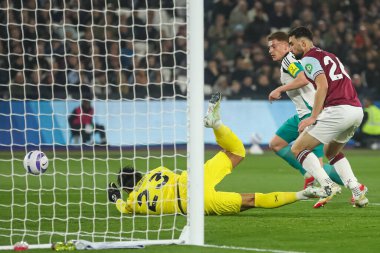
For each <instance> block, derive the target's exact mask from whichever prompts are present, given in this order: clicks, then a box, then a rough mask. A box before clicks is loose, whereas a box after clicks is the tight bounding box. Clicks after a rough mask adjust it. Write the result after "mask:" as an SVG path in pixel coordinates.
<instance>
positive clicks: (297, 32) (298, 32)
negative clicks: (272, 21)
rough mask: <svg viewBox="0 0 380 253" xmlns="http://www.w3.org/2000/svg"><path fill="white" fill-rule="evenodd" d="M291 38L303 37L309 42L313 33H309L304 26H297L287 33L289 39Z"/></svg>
mask: <svg viewBox="0 0 380 253" xmlns="http://www.w3.org/2000/svg"><path fill="white" fill-rule="evenodd" d="M291 36H294V37H295V38H296V39H299V38H302V37H304V38H307V39H309V40H313V33H312V32H311V31H310V29H309V28H307V27H305V26H299V27H296V28H294V29H293V30H291V31H290V32H289V37H291Z"/></svg>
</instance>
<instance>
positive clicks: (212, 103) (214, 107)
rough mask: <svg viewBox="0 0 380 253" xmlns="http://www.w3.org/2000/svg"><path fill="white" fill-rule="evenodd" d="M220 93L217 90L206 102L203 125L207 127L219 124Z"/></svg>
mask: <svg viewBox="0 0 380 253" xmlns="http://www.w3.org/2000/svg"><path fill="white" fill-rule="evenodd" d="M221 100H222V94H221V93H220V92H217V93H215V94H213V95H212V96H211V98H210V100H209V102H208V108H207V114H206V116H205V117H204V125H205V127H207V128H215V127H218V125H220V124H221V121H220V112H219V109H220V101H221Z"/></svg>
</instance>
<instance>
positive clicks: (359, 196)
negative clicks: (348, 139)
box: [325, 141, 368, 207]
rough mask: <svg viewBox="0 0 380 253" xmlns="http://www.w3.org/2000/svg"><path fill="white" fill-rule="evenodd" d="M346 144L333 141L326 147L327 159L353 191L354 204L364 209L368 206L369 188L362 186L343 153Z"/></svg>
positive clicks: (345, 184)
mask: <svg viewBox="0 0 380 253" xmlns="http://www.w3.org/2000/svg"><path fill="white" fill-rule="evenodd" d="M344 145H345V143H339V142H336V141H332V142H331V143H329V144H327V145H326V148H325V152H326V157H327V158H328V159H329V161H330V164H331V165H333V166H334V168H335V170H336V172H337V174H338V175H339V177H340V178H341V179H342V181H343V183H344V186H346V187H347V188H348V189H350V190H351V192H352V196H353V199H354V204H355V205H356V206H358V207H364V206H366V205H367V204H368V199H367V198H366V196H365V194H366V192H367V187H365V186H364V185H362V184H360V183H359V182H358V180H357V178H356V177H355V175H354V172H353V171H352V168H351V165H350V163H349V161H348V160H347V158H346V157H345V156H344V154H343V153H342V149H343V147H344Z"/></svg>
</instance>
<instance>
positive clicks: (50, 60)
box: [0, 0, 205, 250]
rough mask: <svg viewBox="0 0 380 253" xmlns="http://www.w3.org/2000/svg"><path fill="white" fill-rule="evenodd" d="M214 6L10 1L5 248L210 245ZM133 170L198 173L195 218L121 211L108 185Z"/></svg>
mask: <svg viewBox="0 0 380 253" xmlns="http://www.w3.org/2000/svg"><path fill="white" fill-rule="evenodd" d="M203 4H204V3H203V1H201V0H162V1H150V0H134V1H124V0H111V1H91V0H83V1H82V0H81V1H74V0H68V1H63V0H62V1H61V0H29V1H11V0H6V1H1V3H0V19H1V23H2V24H1V25H0V36H1V37H0V210H2V211H1V215H0V250H10V249H13V245H15V244H16V243H17V242H21V241H25V242H27V243H28V244H29V249H38V248H50V247H51V244H52V243H56V242H67V241H71V240H74V241H80V242H81V243H82V244H83V243H85V244H86V245H88V247H91V248H94V249H97V248H129V247H130V248H131V247H136V246H137V247H138V246H144V245H159V244H188V245H204V203H203V201H204V196H203V164H204V127H203V116H204V106H205V102H204V91H203V89H204V75H203V73H204V63H203V62H204V56H203V55H204V48H203V33H204V31H203V30H204V28H203V16H204V14H203ZM84 101H85V102H84ZM85 103H88V104H89V105H90V106H91V108H92V109H91V110H92V112H90V111H88V112H86V113H84V110H85V109H84V108H85V105H84V104H85ZM78 108H80V109H78ZM78 110H79V111H78ZM78 112H79V114H80V113H82V115H83V114H85V115H86V116H88V117H87V118H86V119H84V118H81V117H78V118H80V120H77V121H76V119H75V117H76V116H77V113H78ZM91 115H92V116H91ZM85 120H89V121H88V122H87V121H86V122H84V121H85ZM77 126H78V128H77ZM31 150H41V151H43V152H44V153H45V154H46V155H47V157H48V158H49V167H48V169H47V171H46V172H45V173H44V174H41V175H37V176H36V175H31V174H29V173H27V171H26V170H25V169H24V168H23V159H24V156H25V154H27V152H29V151H31ZM126 165H132V166H134V167H135V168H136V169H137V170H139V171H141V172H143V173H147V172H149V171H150V170H153V169H155V168H157V167H159V166H165V167H167V168H169V169H171V170H173V171H174V172H176V173H178V174H180V173H181V172H182V171H184V170H187V171H188V186H187V192H188V196H181V197H182V198H187V199H186V200H187V203H188V205H187V214H181V213H178V214H173V215H168V214H160V215H138V214H130V215H127V214H120V213H119V212H118V211H117V210H116V207H115V205H114V204H113V203H111V202H109V201H108V198H107V185H108V182H111V181H116V177H117V174H118V172H119V170H120V168H122V167H124V166H126ZM123 198H124V199H125V198H126V195H125V194H124V196H123ZM162 201H163V202H164V201H165V200H162Z"/></svg>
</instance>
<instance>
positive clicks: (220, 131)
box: [204, 92, 245, 167]
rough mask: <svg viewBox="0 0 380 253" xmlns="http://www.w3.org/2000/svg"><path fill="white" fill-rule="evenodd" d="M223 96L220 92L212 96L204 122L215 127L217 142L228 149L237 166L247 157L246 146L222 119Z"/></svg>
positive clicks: (227, 151)
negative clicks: (221, 103)
mask: <svg viewBox="0 0 380 253" xmlns="http://www.w3.org/2000/svg"><path fill="white" fill-rule="evenodd" d="M221 98H222V96H221V93H220V92H218V93H216V94H214V95H213V96H212V97H211V99H210V101H209V105H208V110H207V114H206V116H205V118H204V123H205V127H208V128H212V129H213V131H214V134H215V138H216V142H217V143H218V145H219V146H220V147H221V148H223V149H224V150H225V151H226V155H227V156H228V157H229V158H230V160H231V162H232V166H233V167H235V166H236V165H237V164H239V162H240V161H241V160H242V159H243V158H244V157H245V148H244V145H243V142H242V141H241V140H240V139H239V138H238V137H237V136H236V135H235V133H234V132H232V131H231V129H230V128H229V127H227V126H226V125H224V124H223V123H222V121H221V119H220V111H219V109H220V101H221Z"/></svg>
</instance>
